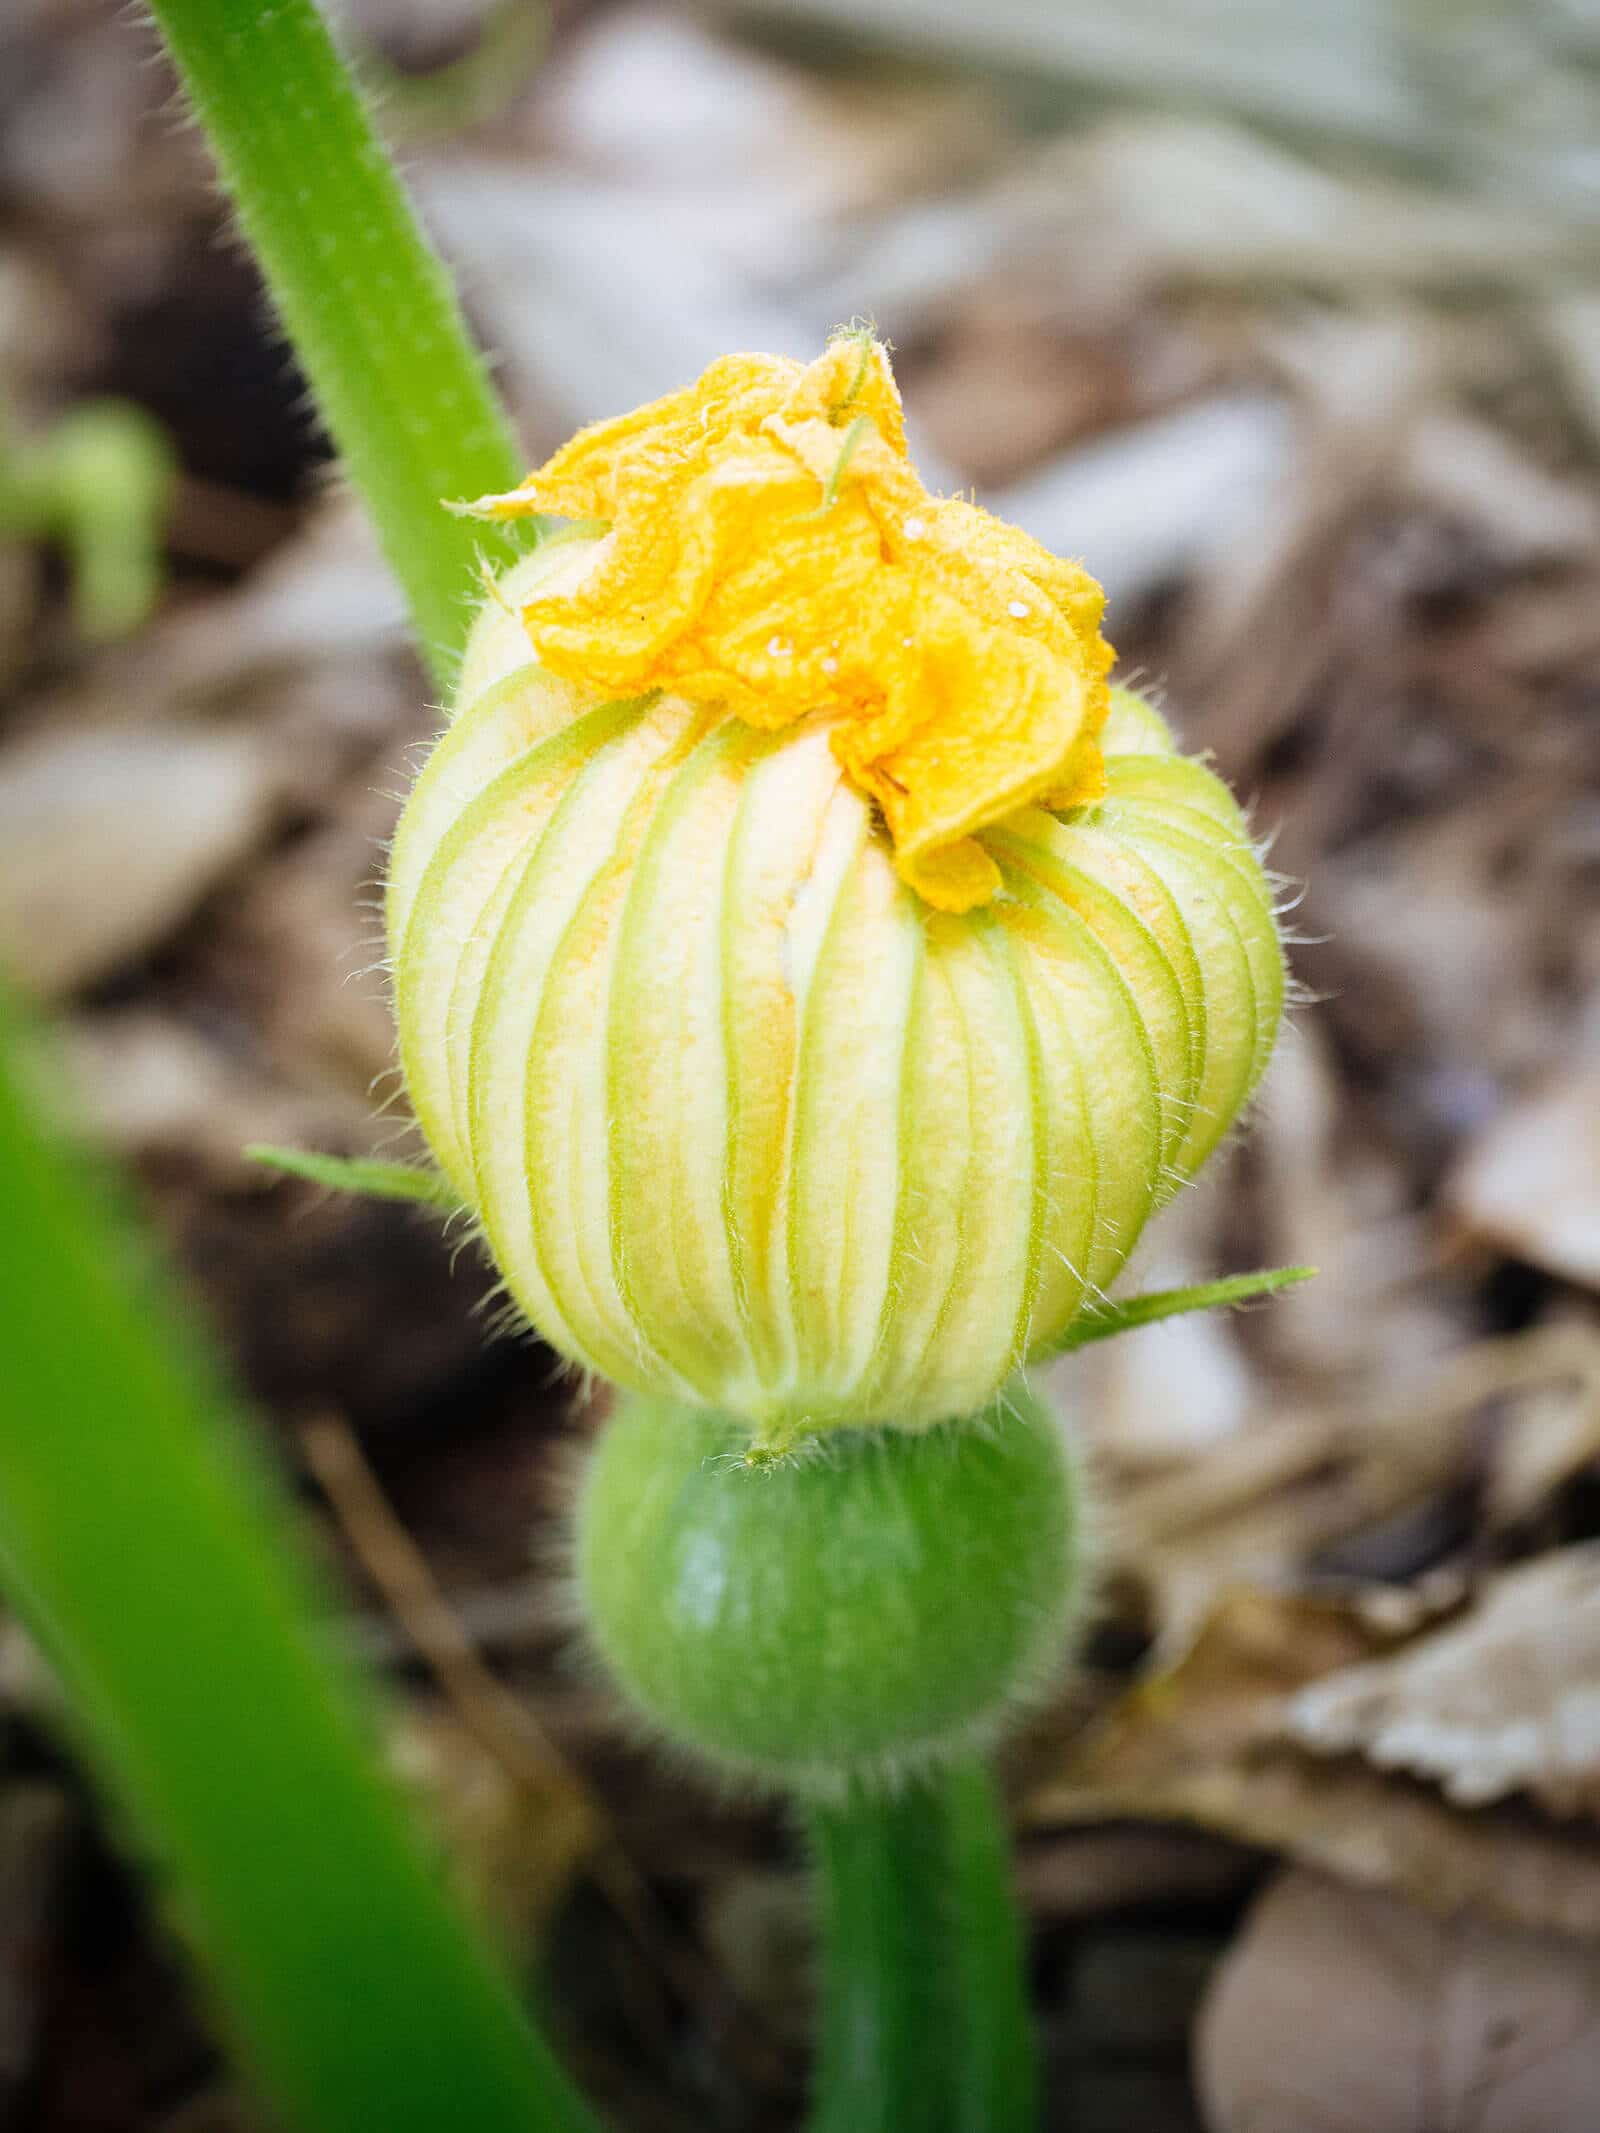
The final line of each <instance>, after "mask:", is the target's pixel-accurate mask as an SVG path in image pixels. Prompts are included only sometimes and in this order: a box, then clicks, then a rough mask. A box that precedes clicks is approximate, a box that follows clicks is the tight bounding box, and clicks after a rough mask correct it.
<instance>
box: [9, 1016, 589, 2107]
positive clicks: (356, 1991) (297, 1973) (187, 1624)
mask: <svg viewBox="0 0 1600 2133" xmlns="http://www.w3.org/2000/svg"><path fill="white" fill-rule="evenodd" d="M16 1037H17V1030H16V1026H15V1023H14V1021H13V1019H12V1017H11V1016H10V1015H9V1014H7V1013H6V1012H5V1011H4V1003H3V1001H0V1356H3V1357H4V1365H3V1368H0V1590H3V1592H4V1595H5V1598H6V1600H7V1602H8V1603H9V1604H11V1605H14V1606H15V1608H16V1609H17V1611H18V1613H19V1614H20V1616H21V1617H22V1619H23V1621H24V1622H25V1623H26V1624H27V1625H28V1627H29V1628H30V1629H31V1630H32V1632H33V1634H34V1635H35V1636H36V1637H37V1639H38V1640H39V1643H40V1645H41V1646H42V1647H43V1649H44V1650H45V1652H46V1653H47V1654H48V1656H49V1657H50V1659H51V1660H52V1661H53V1663H54V1664H55V1666H56V1668H57V1669H58V1671H59V1673H60V1675H61V1677H62V1680H63V1682H64V1684H65V1686H66V1688H67V1690H68V1692H69V1697H70V1703H71V1708H72V1712H73V1717H74V1720H75V1722H76V1723H77V1724H78V1725H79V1726H80V1727H81V1728H82V1730H83V1733H84V1740H85V1748H86V1751H87V1756H88V1760H89V1761H90V1763H91V1764H92V1765H93V1767H95V1768H96V1769H97V1770H98V1772H99V1774H100V1775H101V1777H102V1778H103V1780H104V1782H105V1784H106V1786H107V1789H108V1790H109V1791H110V1792H111V1794H112V1795H113V1797H114V1798H115V1800H116V1802H117V1805H118V1807H119V1809H120V1810H121V1811H122V1812H123V1813H125V1814H126V1815H127V1816H128V1818H129V1820H130V1822H131V1824H132V1827H133V1829H134V1831H135V1833H136V1834H137V1836H138V1837H139V1839H140V1840H141V1842H142V1843H143V1844H145V1845H147V1846H149V1847H150V1849H151V1850H152V1851H153V1853H154V1855H155V1857H156V1859H157V1861H158V1862H159V1865H160V1868H161V1870H162V1872H163V1874H164V1875H166V1876H170V1881H171V1888H172V1894H173V1898H174V1902H175V1909H176V1916H177V1919H178V1920H179V1922H180V1923H182V1924H183V1925H184V1926H185V1927H186V1929H187V1930H188V1931H189V1932H190V1933H191V1934H192V1936H193V1937H194V1939H195V1940H196V1942H197V1944H198V1946H199V1948H200V1951H201V1953H202V1955H203V1956H204V1958H205V1962H206V1968H207V1976H208V1983H209V1985H210V1987H211V1990H212V1991H213V1993H214V1994H215V1997H216V2000H217V2003H218V2007H219V2011H220V2012H221V2014H222V2016H223V2018H224V2020H225V2022H226V2024H227V2026H228V2028H229V2030H230V2031H231V2033H232V2035H233V2037H234V2039H235V2041H236V2043H237V2045H238V2048H239V2051H240V2055H241V2058H242V2060H243V2062H244V2064H245V2066H246V2068H247V2069H248V2070H249V2071H250V2072H251V2073H252V2074H253V2075H254V2076H255V2077H256V2079H257V2080H258V2081H259V2083H260V2086H261V2088H262V2090H263V2093H264V2094H265V2096H266V2097H267V2098H269V2099H270V2101H271V2103H272V2105H273V2106H274V2112H275V2116H274V2122H275V2123H276V2122H277V2119H278V2117H280V2116H281V2119H282V2122H283V2124H284V2125H285V2126H287V2127H293V2128H294V2129H295V2133H373V2129H374V2128H376V2127H382V2128H383V2133H439V2129H440V2128H442V2127H446V2126H463V2127H465V2126H470V2127H473V2128H474V2129H480V2128H481V2129H482V2133H536V2129H537V2133H585V2129H587V2128H590V2127H591V2125H592V2121H591V2120H590V2119H589V2116H588V2114H587V2112H586V2111H585V2110H584V2108H583V2106H582V2105H581V2103H580V2102H579V2101H578V2099H577V2097H576V2096H575V2094H574V2093H573V2091H572V2090H571V2089H570V2088H569V2087H568V2085H567V2082H566V2080H565V2078H564V2076H563V2075H562V2074H561V2072H560V2071H559V2069H558V2068H557V2067H556V2065H555V2063H554V2061H553V2059H552V2058H551V2056H550V2054H549V2052H548V2050H547V2049H546V2047H545V2046H544V2045H543V2044H542V2043H541V2041H540V2040H539V2038H538V2037H537V2036H536V2035H535V2034H534V2032H533V2031H532V2029H531V2028H530V2027H529V2025H528V2024H527V2023H526V2021H525V2020H524V2018H523V2015H522V2013H521V2010H520V2009H519V2007H518V2005H517V2001H516V1996H515V1994H514V1993H513V1991H512V1989H511V1986H510V1984H509V1983H508V1982H507V1980H506V1979H505V1978H504V1976H503V1975H502V1974H501V1972H500V1969H499V1966H498V1965H497V1964H496V1963H495V1962H494V1961H493V1960H492V1959H491V1957H490V1955H489V1953H488V1951H487V1949H486V1947H485V1946H483V1945H482V1943H481V1942H480V1940H479V1938H478V1936H477V1934H476V1933H475V1932H473V1931H472V1930H470V1928H469V1926H468V1923H467V1921H466V1920H465V1918H463V1917H461V1916H460V1915H459V1914H458V1913H457V1911H456V1909H455V1907H454V1905H453V1904H452V1903H451V1902H450V1900H449V1899H448V1898H447V1896H446V1894H445V1892H444V1890H443V1888H442V1887H441V1885H440V1882H439V1877H438V1875H437V1873H436V1871H435V1870H434V1869H433V1868H432V1867H431V1866H430V1865H429V1864H428V1863H427V1862H426V1861H425V1859H424V1857H423V1854H422V1851H421V1848H420V1846H419V1844H418V1842H417V1840H416V1837H415V1836H414V1834H413V1832H412V1830H411V1828H410V1826H409V1822H408V1818H407V1817H406V1815H405V1814H404V1812H403V1810H402V1805H401V1802H400V1800H399V1798H398V1797H397V1796H396V1794H395V1792H394V1789H393V1787H392V1786H391V1785H390V1784H389V1783H388V1782H387V1781H386V1780H385V1779H383V1778H382V1777H381V1776H380V1775H379V1771H378V1768H377V1761H376V1754H377V1747H378V1729H377V1727H376V1726H375V1725H373V1724H372V1722H371V1719H370V1716H369V1715H368V1714H367V1713H366V1711H365V1709H364V1707H363V1706H362V1704H361V1703H360V1702H359V1700H358V1699H356V1698H355V1697H354V1694H353V1688H354V1685H353V1683H351V1682H350V1681H347V1680H345V1679H343V1678H341V1675H340V1673H339V1671H337V1670H336V1669H335V1668H334V1667H333V1665H332V1664H331V1662H330V1660H329V1657H328V1654H327V1650H326V1645H327V1637H326V1630H325V1627H324V1625H325V1623H326V1621H327V1617H328V1609H327V1608H326V1607H325V1606H321V1605H318V1604H317V1600H316V1596H315V1594H314V1592H313V1590H312V1587H311V1585H310V1581H309V1579H308V1578H307V1577H306V1575H305V1572H304V1568H303V1565H302V1562H301V1559H300V1553H299V1549H298V1547H297V1545H296V1543H295V1536H294V1534H293V1533H292V1531H291V1530H290V1522H289V1520H288V1517H287V1515H286V1513H285V1511H284V1508H283V1506H282V1504H281V1502H280V1500H279V1492H278V1489H277V1488H276V1486H275V1485H274V1483H273V1481H272V1478H271V1477H270V1476H269V1475H268V1474H267V1473H266V1472H265V1471H263V1469H262V1467H261V1466H260V1464H259V1463H258V1460H257V1458H256V1456H255V1453H254V1448H253V1447H252V1446H251V1445H250V1444H249V1443H248V1441H247V1440H246V1439H245V1438H244V1436H243V1434H242V1432H239V1431H237V1430H236V1428H235V1425H234V1422H233V1419H232V1417H231V1415H229V1413H228V1412H227V1405H226V1401H225V1400H224V1398H223V1397H222V1396H221V1394H220V1393H219V1391H218V1389H217V1387H216V1385H215V1383H214V1381H213V1379H212V1376H211V1373H210V1370H209V1368H208V1365H207V1363H206V1360H205V1358H204V1357H203V1355H202V1354H201V1352H200V1349H199V1345H198V1343H197V1342H195V1341H194V1340H193V1339H192V1338H191V1337H190V1336H189V1335H188V1334H187V1332H186V1330H185V1329H184V1328H183V1326H182V1324H181V1321H180V1320H179V1319H178V1318H177V1317H176V1316H175V1315H174V1314H173V1312H172V1310H171V1307H170V1305H169V1304H168V1301H167V1299H166V1298H165V1297H164V1296H163V1295H162V1294H160V1293H159V1292H158V1286H157V1284H156V1282H155V1281H154V1279H153V1270H152V1268H151V1267H150V1266H149V1265H148V1264H147V1263H146V1262H145V1257H144V1254H143V1253H142V1252H141V1251H140V1250H139V1248H138V1245H137V1242H136V1240H135V1237H134V1235H133V1232H132V1230H131V1227H130V1226H129V1225H128V1224H127V1223H126V1221H125V1219H124V1218H123V1217H122V1215H121V1213H120V1211H119V1210H117V1209H115V1208H114V1207H113V1206H112V1205H110V1204H109V1203H108V1202H107V1199H106V1195H105V1193H104V1192H103V1190H101V1189H100V1187H99V1185H98V1184H97V1182H96V1181H94V1180H93V1179H91V1178H90V1177H87V1176H86V1175H84V1173H83V1171H82V1169H81V1167H80V1165H79V1164H78V1163H76V1162H75V1161H72V1160H70V1159H69V1158H68V1157H67V1156H66V1155H65V1154H64V1153H63V1152H62V1151H60V1150H58V1149H57V1148H55V1147H53V1146H52V1145H51V1144H50V1142H48V1141H47V1140H46V1139H45V1138H44V1137H43V1136H42V1135H41V1134H40V1132H39V1131H38V1129H37V1127H36V1126H35V1125H34V1124H33V1123H32V1121H31V1119H30V1116H29V1112H28V1108H27V1106H26V1105H25V1103H24V1100H23V1095H22V1091H21V1088H20V1086H19V1083H18V1081H17V1079H16V1076H15V1073H14V1069H13V1064H12V1062H13V1061H14V1060H16V1059H17V1058H19V1057H20V1055H19V1054H18V1051H17V1045H16Z"/></svg>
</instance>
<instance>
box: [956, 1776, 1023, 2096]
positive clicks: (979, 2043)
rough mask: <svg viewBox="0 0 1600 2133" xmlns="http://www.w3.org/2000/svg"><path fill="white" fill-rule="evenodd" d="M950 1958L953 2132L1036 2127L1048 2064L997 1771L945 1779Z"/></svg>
mask: <svg viewBox="0 0 1600 2133" xmlns="http://www.w3.org/2000/svg"><path fill="white" fill-rule="evenodd" d="M944 1811H945V1843H946V1847H947V1851H946V1857H947V1868H948V1873H949V1890H950V1896H949V1902H950V1910H951V1914H952V1918H951V1927H950V1962H951V1977H952V1988H953V1992H954V2000H955V2011H956V2022H957V2028H956V2038H957V2046H956V2054H955V2058H956V2064H955V2080H954V2083H953V2085H952V2095H951V2108H950V2117H949V2125H950V2129H951V2133H1033V2128H1034V2127H1036V2126H1037V2125H1038V2123H1039V2068H1038V2053H1037V2050H1036V2048H1035V2044H1034V2036H1033V2021H1032V2016H1031V2014H1030V2011H1029V2001H1028V1980H1027V1968H1026V1949H1025V1945H1024V1937H1023V1930H1022V1918H1021V1914H1020V1912H1019V1910H1018V1908H1017V1900H1016V1893H1015V1890H1014V1888H1013V1885H1012V1871H1011V1845H1010V1841H1009V1832H1008V1831H1007V1829H1006V1823H1005V1814H1004V1810H1003V1807H1002V1803H1001V1800H1000V1797H999V1791H998V1788H997V1787H996V1785H995V1782H994V1777H993V1775H992V1773H991V1772H990V1771H989V1770H988V1769H987V1768H986V1767H985V1765H984V1764H982V1763H979V1762H970V1763H958V1764H957V1765H956V1766H955V1768H954V1769H952V1770H951V1771H949V1772H948V1773H947V1775H946V1777H945V1779H944Z"/></svg>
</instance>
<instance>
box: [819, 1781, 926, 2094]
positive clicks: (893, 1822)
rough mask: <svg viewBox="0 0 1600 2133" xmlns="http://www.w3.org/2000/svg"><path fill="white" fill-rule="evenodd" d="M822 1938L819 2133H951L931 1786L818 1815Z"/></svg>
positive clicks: (870, 1795) (853, 1800)
mask: <svg viewBox="0 0 1600 2133" xmlns="http://www.w3.org/2000/svg"><path fill="white" fill-rule="evenodd" d="M809 1824H810V1834H811V1848H812V1854H813V1857H814V1859H815V1862H816V1875H817V1899H818V1915H819V1925H820V1929H821V1938H822V1997H821V2016H822V2019H821V2029H820V2034H819V2037H818V2070H817V2100H816V2108H815V2111H814V2114H813V2117H812V2120H811V2127H812V2133H946V2129H947V2128H948V2126H949V2123H950V2121H949V2118H948V2116H947V2104H948V2099H949V2090H950V2069H949V2062H948V2060H947V2058H946V2045H947V2043H948V2038H947V2034H946V2031H945V2026H944V2025H945V2022H946V2019H947V2014H948V2008H947V2004H946V1997H945V1989H944V1988H945V1979H944V1976H943V1975H942V1972H941V1964H940V1952H941V1950H942V1948H943V1946H944V1939H945V1933H944V1902H945V1898H944V1891H943V1888H942V1887H941V1882H942V1879H943V1870H944V1858H943V1849H944V1847H943V1835H944V1828H943V1813H942V1807H941V1802H940V1799H939V1795H938V1793H937V1791H936V1790H934V1788H933V1787H931V1786H929V1785H924V1784H912V1785H908V1786H906V1787H905V1788H904V1790H903V1791H901V1792H898V1793H895V1794H884V1793H881V1792H865V1791H860V1792H856V1793H854V1794H852V1796H851V1797H850V1798H849V1799H848V1800H846V1801H845V1802H844V1803H843V1804H842V1805H839V1806H817V1807H813V1808H812V1810H811V1812H810V1816H809Z"/></svg>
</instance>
